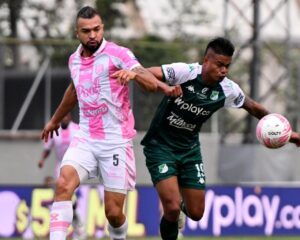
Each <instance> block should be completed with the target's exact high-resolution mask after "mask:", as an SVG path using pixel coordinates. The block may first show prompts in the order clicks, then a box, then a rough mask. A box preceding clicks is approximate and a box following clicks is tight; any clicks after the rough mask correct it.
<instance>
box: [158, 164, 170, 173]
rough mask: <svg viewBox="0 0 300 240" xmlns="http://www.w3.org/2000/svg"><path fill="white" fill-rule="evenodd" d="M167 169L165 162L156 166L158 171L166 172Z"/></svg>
mask: <svg viewBox="0 0 300 240" xmlns="http://www.w3.org/2000/svg"><path fill="white" fill-rule="evenodd" d="M168 170H169V168H168V166H167V164H165V163H164V164H161V165H159V166H158V171H159V173H166V172H167V171H168Z"/></svg>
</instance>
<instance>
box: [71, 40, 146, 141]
mask: <svg viewBox="0 0 300 240" xmlns="http://www.w3.org/2000/svg"><path fill="white" fill-rule="evenodd" d="M81 52H82V46H81V45H80V46H79V47H78V48H77V50H76V52H74V53H73V54H72V55H71V56H70V59H69V69H70V72H71V77H72V80H73V83H74V86H75V88H76V93H77V98H78V103H79V109H80V113H79V115H80V122H79V125H80V130H81V133H82V134H83V136H88V137H90V138H91V139H95V140H108V141H109V142H114V143H117V142H119V143H122V142H125V141H128V140H131V139H132V138H133V137H134V135H135V132H136V131H135V129H134V117H133V113H132V110H131V106H130V98H129V88H128V86H122V85H120V84H119V83H118V82H117V80H116V79H115V78H112V77H110V76H111V74H112V73H114V72H116V71H117V70H120V69H128V70H130V69H132V68H134V67H136V66H139V65H140V63H139V62H138V61H137V59H136V58H135V56H134V55H133V53H132V52H131V51H130V50H129V49H127V48H124V47H121V46H118V45H116V44H115V43H112V42H108V41H106V40H105V39H103V42H102V44H101V46H100V48H99V49H98V50H97V51H96V52H95V53H94V54H93V55H92V56H91V57H87V58H84V57H82V56H81Z"/></svg>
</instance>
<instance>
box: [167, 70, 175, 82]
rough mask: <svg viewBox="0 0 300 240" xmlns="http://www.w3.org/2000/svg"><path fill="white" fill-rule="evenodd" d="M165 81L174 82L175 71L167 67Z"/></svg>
mask: <svg viewBox="0 0 300 240" xmlns="http://www.w3.org/2000/svg"><path fill="white" fill-rule="evenodd" d="M167 74H168V75H167V80H169V81H175V71H174V69H173V68H172V67H167Z"/></svg>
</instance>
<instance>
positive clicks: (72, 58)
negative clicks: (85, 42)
mask: <svg viewBox="0 0 300 240" xmlns="http://www.w3.org/2000/svg"><path fill="white" fill-rule="evenodd" d="M80 51H81V44H80V45H79V46H78V47H77V49H76V50H75V51H74V52H73V53H72V54H71V55H70V57H69V66H70V65H71V64H72V62H73V61H74V59H76V58H80Z"/></svg>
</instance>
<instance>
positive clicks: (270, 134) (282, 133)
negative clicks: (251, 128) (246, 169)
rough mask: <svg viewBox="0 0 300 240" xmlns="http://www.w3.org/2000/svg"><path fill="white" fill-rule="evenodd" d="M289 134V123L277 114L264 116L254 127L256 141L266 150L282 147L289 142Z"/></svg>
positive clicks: (290, 132) (290, 129)
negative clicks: (266, 148)
mask: <svg viewBox="0 0 300 240" xmlns="http://www.w3.org/2000/svg"><path fill="white" fill-rule="evenodd" d="M291 134H292V128H291V125H290V123H289V121H288V120H287V119H286V118H285V117H284V116H282V115H280V114H278V113H272V114H268V115H266V116H264V117H263V118H262V119H260V120H259V122H258V124H257V126H256V137H257V139H258V141H259V142H260V143H261V144H263V145H265V146H266V147H268V148H280V147H282V146H283V145H285V144H286V143H287V142H288V141H289V140H290V137H291Z"/></svg>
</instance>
